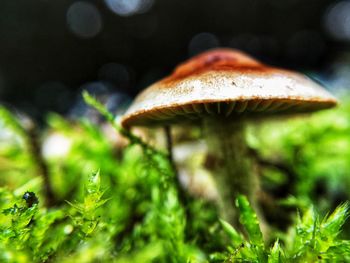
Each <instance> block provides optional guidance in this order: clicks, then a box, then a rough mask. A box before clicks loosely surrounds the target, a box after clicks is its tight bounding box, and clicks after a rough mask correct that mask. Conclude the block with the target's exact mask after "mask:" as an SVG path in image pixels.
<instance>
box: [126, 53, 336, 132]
mask: <svg viewBox="0 0 350 263" xmlns="http://www.w3.org/2000/svg"><path fill="white" fill-rule="evenodd" d="M336 104H337V101H336V99H335V98H334V97H333V96H332V95H331V94H329V93H328V92H327V91H326V90H325V89H323V88H322V87H321V86H320V85H318V84H317V83H315V82H314V81H312V80H311V79H309V78H307V77H306V76H304V75H301V74H299V73H296V72H292V71H288V70H283V69H279V68H274V67H270V66H267V65H264V64H262V63H260V62H258V61H256V60H254V59H253V58H251V57H249V56H247V55H246V54H244V53H242V52H240V51H236V50H231V49H215V50H211V51H207V52H205V53H202V54H200V55H197V56H195V57H193V58H191V59H189V60H188V61H186V62H184V63H183V64H181V65H179V66H178V67H177V68H176V69H175V71H174V72H173V73H172V74H171V75H170V76H169V77H166V78H164V79H162V80H160V81H158V82H156V83H155V84H153V85H151V86H150V87H148V88H147V89H145V90H144V91H143V92H141V93H140V94H139V95H138V96H137V98H136V99H135V101H134V102H133V104H132V105H131V106H130V108H129V109H128V111H127V112H126V114H125V115H124V117H123V118H122V125H123V126H124V127H130V126H134V125H150V124H164V123H171V122H176V121H179V120H181V121H183V120H184V119H200V118H204V117H206V116H215V115H221V116H224V117H227V118H232V117H233V118H234V117H237V116H240V115H244V116H247V117H250V116H257V115H262V114H263V115H266V114H275V113H296V112H310V111H315V110H320V109H325V108H330V107H333V106H335V105H336ZM184 117H185V118H184Z"/></svg>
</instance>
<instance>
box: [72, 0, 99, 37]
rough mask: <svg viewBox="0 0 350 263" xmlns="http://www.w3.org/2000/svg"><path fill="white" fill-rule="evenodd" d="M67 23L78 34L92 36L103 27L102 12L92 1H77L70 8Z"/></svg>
mask: <svg viewBox="0 0 350 263" xmlns="http://www.w3.org/2000/svg"><path fill="white" fill-rule="evenodd" d="M67 25H68V27H69V29H70V30H71V31H72V33H74V34H75V35H76V36H78V37H80V38H92V37H94V36H96V35H97V34H98V33H99V32H100V31H101V29H102V18H101V14H100V12H99V11H98V10H97V8H96V7H95V6H94V5H92V4H90V3H87V2H82V1H79V2H75V3H73V4H72V5H71V6H70V7H69V8H68V11H67Z"/></svg>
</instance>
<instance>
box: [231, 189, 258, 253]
mask: <svg viewBox="0 0 350 263" xmlns="http://www.w3.org/2000/svg"><path fill="white" fill-rule="evenodd" d="M236 206H237V207H238V209H239V212H240V219H239V220H240V222H241V224H242V225H243V226H244V228H245V229H246V230H247V234H248V237H249V240H250V242H251V243H252V244H253V245H255V246H257V247H259V248H262V249H263V248H264V240H263V235H262V233H261V230H260V226H259V220H258V217H257V216H256V214H255V212H254V210H253V209H252V208H251V206H250V204H249V201H248V199H247V198H246V197H245V196H243V195H240V196H238V197H237V199H236Z"/></svg>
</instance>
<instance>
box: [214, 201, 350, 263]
mask: <svg viewBox="0 0 350 263" xmlns="http://www.w3.org/2000/svg"><path fill="white" fill-rule="evenodd" d="M236 201H237V204H238V208H239V212H240V214H241V218H240V222H241V223H242V225H243V227H244V228H245V230H246V238H245V237H244V236H243V235H241V234H238V232H237V231H236V230H235V229H234V228H233V227H232V226H230V225H229V224H228V223H227V222H224V221H221V224H222V228H223V230H224V232H225V233H226V234H227V236H228V237H229V239H230V245H229V246H228V248H227V252H226V253H217V254H213V255H212V259H213V260H217V261H225V262H260V263H261V262H267V263H272V262H281V263H282V262H288V263H289V262H317V261H320V262H344V261H346V262H347V261H349V260H350V242H349V241H348V240H341V239H338V235H339V233H340V229H341V227H342V226H343V224H344V223H345V221H346V219H347V217H348V216H349V204H348V203H344V204H343V205H340V206H338V207H337V208H336V209H335V210H334V212H333V213H332V214H331V215H329V216H326V217H324V219H323V220H319V217H318V215H317V214H316V213H315V211H314V209H313V208H312V207H311V208H309V209H308V210H307V211H306V212H305V213H304V215H303V216H300V215H299V216H298V217H297V221H296V223H295V225H293V226H291V227H290V231H289V232H290V233H289V234H288V235H286V237H285V239H284V240H283V242H284V243H285V245H281V244H280V241H279V240H278V239H277V240H276V241H275V242H274V244H273V246H272V247H270V246H265V245H264V240H263V237H262V233H261V231H260V227H259V223H258V220H257V217H256V214H255V213H254V211H253V210H252V208H251V207H250V205H249V203H248V200H247V199H246V198H245V197H244V196H239V197H238V198H237V200H236Z"/></svg>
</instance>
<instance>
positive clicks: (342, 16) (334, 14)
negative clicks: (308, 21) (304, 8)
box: [324, 1, 350, 41]
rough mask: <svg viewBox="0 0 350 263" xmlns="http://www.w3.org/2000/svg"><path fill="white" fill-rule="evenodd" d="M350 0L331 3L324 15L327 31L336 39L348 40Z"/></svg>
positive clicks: (349, 39) (349, 35) (349, 37)
mask: <svg viewBox="0 0 350 263" xmlns="http://www.w3.org/2000/svg"><path fill="white" fill-rule="evenodd" d="M349 14H350V1H341V2H338V3H335V4H333V5H331V6H330V7H329V8H328V10H327V11H326V13H325V16H324V26H325V28H326V30H327V32H328V33H329V34H330V35H331V36H332V37H333V38H334V39H337V40H345V41H350V15H349Z"/></svg>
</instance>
